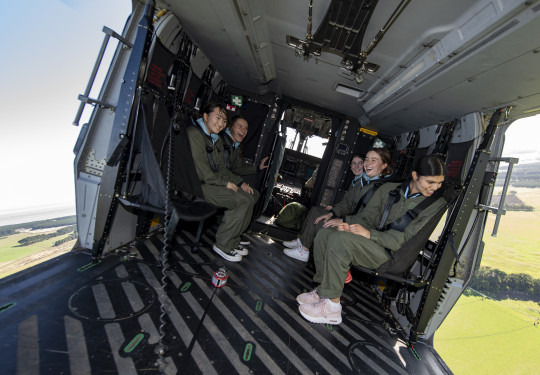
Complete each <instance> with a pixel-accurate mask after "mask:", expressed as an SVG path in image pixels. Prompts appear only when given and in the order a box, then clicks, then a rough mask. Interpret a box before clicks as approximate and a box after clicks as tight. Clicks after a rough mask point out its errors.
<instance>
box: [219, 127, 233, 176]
mask: <svg viewBox="0 0 540 375" xmlns="http://www.w3.org/2000/svg"><path fill="white" fill-rule="evenodd" d="M219 136H220V137H221V141H222V142H223V153H224V154H225V166H226V167H227V169H229V170H230V169H231V146H230V145H229V144H228V143H227V140H226V139H225V138H226V137H228V135H225V134H224V132H222V133H219Z"/></svg>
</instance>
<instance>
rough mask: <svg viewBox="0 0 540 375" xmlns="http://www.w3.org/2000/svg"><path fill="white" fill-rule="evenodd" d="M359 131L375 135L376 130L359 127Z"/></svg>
mask: <svg viewBox="0 0 540 375" xmlns="http://www.w3.org/2000/svg"><path fill="white" fill-rule="evenodd" d="M360 131H361V132H362V133H366V134H369V135H377V132H376V131H374V130H369V129H366V128H360Z"/></svg>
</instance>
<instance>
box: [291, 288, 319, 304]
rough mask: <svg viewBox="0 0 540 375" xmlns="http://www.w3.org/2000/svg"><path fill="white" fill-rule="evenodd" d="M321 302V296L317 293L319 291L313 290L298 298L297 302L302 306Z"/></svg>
mask: <svg viewBox="0 0 540 375" xmlns="http://www.w3.org/2000/svg"><path fill="white" fill-rule="evenodd" d="M320 300H321V297H320V296H319V293H318V292H317V289H313V290H312V291H311V292H308V293H302V294H300V295H299V296H298V297H296V302H298V303H299V304H301V305H306V304H307V305H309V304H312V303H317V302H319V301H320Z"/></svg>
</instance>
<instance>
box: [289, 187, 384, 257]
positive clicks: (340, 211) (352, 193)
mask: <svg viewBox="0 0 540 375" xmlns="http://www.w3.org/2000/svg"><path fill="white" fill-rule="evenodd" d="M380 181H381V180H380V179H379V180H371V181H365V180H364V182H363V186H362V183H357V184H355V185H354V186H353V187H352V188H350V189H349V190H348V191H347V192H346V193H345V195H344V196H343V199H342V200H341V201H339V203H338V204H336V205H335V206H333V207H332V210H330V211H327V210H325V209H324V208H322V207H312V208H311V209H310V210H309V212H308V214H307V217H306V220H305V221H304V225H303V227H302V230H301V231H300V233H299V235H298V238H300V241H301V242H302V245H303V246H305V247H307V248H308V249H309V248H310V247H311V246H312V245H313V240H314V239H315V236H316V235H317V232H318V231H319V230H321V229H322V226H323V224H324V221H323V220H321V221H319V222H318V223H317V224H314V223H315V219H317V218H318V217H319V216H322V215H326V214H327V213H329V212H332V213H333V214H334V217H343V216H345V215H348V214H354V213H355V212H354V211H355V209H356V205H357V204H358V202H359V201H360V198H362V197H363V196H364V194H366V193H367V192H368V191H369V190H370V189H371V188H372V187H373V185H371V184H370V182H380Z"/></svg>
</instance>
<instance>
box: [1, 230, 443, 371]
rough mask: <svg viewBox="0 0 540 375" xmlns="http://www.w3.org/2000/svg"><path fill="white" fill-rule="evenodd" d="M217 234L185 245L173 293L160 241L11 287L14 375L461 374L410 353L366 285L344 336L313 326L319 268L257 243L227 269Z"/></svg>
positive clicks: (175, 254) (67, 264) (427, 351)
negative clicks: (303, 302)
mask: <svg viewBox="0 0 540 375" xmlns="http://www.w3.org/2000/svg"><path fill="white" fill-rule="evenodd" d="M215 229H216V226H215V225H214V226H213V227H212V228H210V229H209V230H206V231H205V232H204V233H203V236H202V238H201V248H200V250H199V252H198V253H192V252H191V248H190V244H191V241H192V239H193V235H192V234H191V233H190V232H185V231H180V232H179V233H177V235H176V236H175V238H174V241H173V245H172V249H171V252H170V255H169V261H168V265H169V267H168V271H167V274H168V278H166V281H167V282H168V286H166V287H165V291H166V293H163V289H162V283H163V280H162V279H163V268H161V267H159V266H158V259H159V257H160V256H159V254H160V250H161V249H162V247H163V233H162V232H159V231H156V232H155V233H154V234H153V235H150V236H148V237H146V238H142V239H139V240H137V241H135V242H133V243H132V244H130V245H128V246H125V247H123V248H121V249H119V250H118V251H116V253H115V254H112V255H109V256H107V257H105V258H103V259H102V260H101V261H100V262H99V263H97V264H93V263H92V262H91V257H90V256H89V254H88V253H87V252H84V251H80V250H73V251H71V252H70V253H68V254H65V255H62V256H60V257H58V258H55V259H53V260H50V261H48V262H46V263H43V264H41V265H39V266H36V267H33V268H31V269H28V270H26V271H23V272H20V273H19V274H16V275H12V276H10V277H7V278H5V279H3V280H1V281H0V296H1V299H0V333H1V336H0V337H2V340H1V348H2V350H0V360H1V363H2V364H3V369H4V370H3V373H6V374H7V373H9V374H39V373H41V374H45V373H50V374H62V373H71V374H103V373H120V374H137V373H139V374H141V373H159V372H160V371H161V372H163V373H168V374H176V373H188V374H196V373H204V374H212V373H214V374H221V373H231V374H232V373H257V374H263V373H268V374H280V373H281V374H308V373H318V374H326V373H328V374H338V373H340V374H349V373H351V374H352V373H362V374H408V373H409V374H448V373H451V371H450V370H449V369H448V368H447V367H446V365H445V364H444V362H443V361H442V359H441V358H440V357H439V356H438V355H437V353H436V352H435V350H434V349H433V348H431V347H430V346H428V345H426V344H424V343H420V342H419V343H417V344H416V346H415V351H412V350H410V349H409V348H408V347H407V345H406V342H405V341H404V338H403V337H402V335H401V334H400V332H399V331H396V330H393V329H392V327H393V326H392V323H391V320H390V319H388V317H387V316H386V314H385V313H384V311H383V310H382V309H381V307H380V304H379V302H378V300H377V298H376V294H375V293H374V292H373V291H372V289H371V287H370V286H368V285H367V284H365V283H363V282H361V281H360V278H361V277H356V275H355V279H354V280H353V281H352V282H351V283H349V284H347V285H346V287H345V290H344V295H343V299H342V304H343V322H342V323H341V324H340V325H337V326H330V325H322V324H312V323H310V322H308V321H306V320H304V319H303V318H302V316H301V315H300V314H299V312H298V305H297V303H296V300H295V298H296V296H297V295H298V294H299V293H302V292H303V291H308V290H311V289H312V288H313V284H312V276H313V272H314V267H313V264H312V262H311V261H310V262H308V263H302V262H300V261H297V260H294V259H291V258H288V257H286V256H284V254H283V253H282V246H281V244H280V243H278V242H274V240H272V239H271V238H270V237H268V236H266V235H264V234H260V233H253V232H250V233H249V234H248V235H247V237H248V238H249V239H250V240H251V244H250V245H249V246H248V249H249V251H250V253H249V255H248V256H246V257H244V259H243V260H242V261H241V262H238V263H231V262H227V261H225V260H223V259H222V258H220V257H219V256H217V255H216V254H215V253H214V252H213V251H212V250H211V248H212V238H213V236H214V233H215ZM222 267H225V269H226V272H227V274H228V279H227V282H226V284H225V285H224V286H222V287H219V288H217V287H214V286H213V284H212V277H213V274H214V272H216V271H218V270H219V269H220V268H222ZM353 275H354V274H353ZM160 332H161V334H160ZM160 354H161V356H160Z"/></svg>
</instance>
